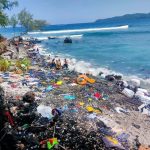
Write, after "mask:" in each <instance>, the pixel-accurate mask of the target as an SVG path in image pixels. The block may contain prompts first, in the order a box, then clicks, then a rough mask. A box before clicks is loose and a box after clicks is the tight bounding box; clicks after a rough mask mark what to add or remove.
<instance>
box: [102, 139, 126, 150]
mask: <svg viewBox="0 0 150 150" xmlns="http://www.w3.org/2000/svg"><path fill="white" fill-rule="evenodd" d="M102 139H103V141H104V143H105V145H106V147H113V148H118V149H122V150H125V148H124V147H123V146H122V145H121V144H120V143H119V141H118V140H117V139H115V138H113V137H111V136H105V137H103V138H102Z"/></svg>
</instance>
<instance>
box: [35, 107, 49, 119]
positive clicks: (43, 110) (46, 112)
mask: <svg viewBox="0 0 150 150" xmlns="http://www.w3.org/2000/svg"><path fill="white" fill-rule="evenodd" d="M37 112H38V113H39V114H41V115H42V116H43V117H46V118H48V119H51V118H52V108H51V107H49V106H44V105H40V106H38V107H37Z"/></svg>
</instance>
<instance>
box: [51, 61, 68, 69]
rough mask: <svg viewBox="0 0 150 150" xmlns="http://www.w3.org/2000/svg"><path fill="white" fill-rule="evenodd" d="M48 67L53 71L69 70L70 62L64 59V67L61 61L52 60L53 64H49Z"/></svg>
mask: <svg viewBox="0 0 150 150" xmlns="http://www.w3.org/2000/svg"><path fill="white" fill-rule="evenodd" d="M48 67H50V68H51V69H57V70H59V69H68V62H67V59H64V63H63V65H62V64H61V61H60V59H58V60H57V59H56V60H55V59H52V61H51V62H49V63H48Z"/></svg>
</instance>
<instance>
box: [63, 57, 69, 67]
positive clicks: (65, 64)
mask: <svg viewBox="0 0 150 150" xmlns="http://www.w3.org/2000/svg"><path fill="white" fill-rule="evenodd" d="M62 68H63V69H64V68H66V69H68V62H67V59H65V60H64V65H63V67H62Z"/></svg>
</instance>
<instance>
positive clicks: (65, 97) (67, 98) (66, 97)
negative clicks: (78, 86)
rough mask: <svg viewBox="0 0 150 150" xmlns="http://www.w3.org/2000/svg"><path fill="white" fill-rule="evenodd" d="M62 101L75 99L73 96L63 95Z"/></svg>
mask: <svg viewBox="0 0 150 150" xmlns="http://www.w3.org/2000/svg"><path fill="white" fill-rule="evenodd" d="M64 99H66V100H75V99H76V97H75V96H74V95H65V96H64Z"/></svg>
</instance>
